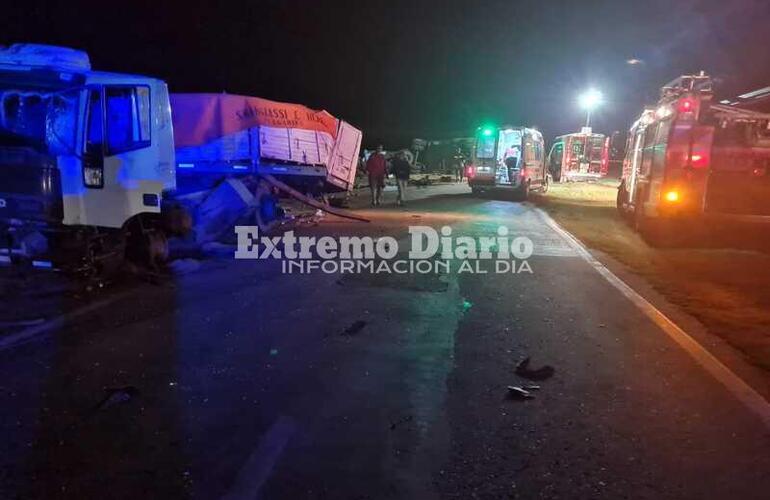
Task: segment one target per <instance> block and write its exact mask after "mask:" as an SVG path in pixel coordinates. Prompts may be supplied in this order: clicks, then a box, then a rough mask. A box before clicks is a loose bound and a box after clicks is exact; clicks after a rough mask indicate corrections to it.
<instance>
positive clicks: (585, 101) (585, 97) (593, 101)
mask: <svg viewBox="0 0 770 500" xmlns="http://www.w3.org/2000/svg"><path fill="white" fill-rule="evenodd" d="M602 99H603V97H602V93H601V92H599V91H598V90H596V89H590V90H588V91H586V92H584V93H583V94H582V95H581V96H580V98H579V99H578V103H579V104H580V107H581V108H583V109H585V110H586V127H590V126H591V111H593V110H594V109H596V107H598V106H599V105H600V104H601V103H602Z"/></svg>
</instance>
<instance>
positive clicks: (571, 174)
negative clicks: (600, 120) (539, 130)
mask: <svg viewBox="0 0 770 500" xmlns="http://www.w3.org/2000/svg"><path fill="white" fill-rule="evenodd" d="M547 164H548V172H549V173H550V174H551V177H553V180H554V181H555V182H561V181H566V182H570V181H579V180H589V179H599V178H602V177H605V176H606V175H607V168H608V165H609V137H605V136H604V135H603V134H594V133H591V129H590V128H586V129H585V130H583V131H582V132H580V133H575V134H567V135H562V136H559V137H557V138H556V139H555V140H554V143H553V145H552V146H551V151H550V152H549V153H548V160H547Z"/></svg>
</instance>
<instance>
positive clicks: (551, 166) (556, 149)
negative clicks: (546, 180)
mask: <svg viewBox="0 0 770 500" xmlns="http://www.w3.org/2000/svg"><path fill="white" fill-rule="evenodd" d="M563 155H564V143H563V142H562V141H558V142H556V143H554V145H553V146H551V152H550V153H548V172H549V173H550V174H551V177H553V180H555V181H557V182H558V181H559V179H560V177H561V163H562V158H563Z"/></svg>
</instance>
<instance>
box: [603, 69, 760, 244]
mask: <svg viewBox="0 0 770 500" xmlns="http://www.w3.org/2000/svg"><path fill="white" fill-rule="evenodd" d="M769 120H770V115H768V114H763V113H758V112H755V111H749V110H745V109H739V108H735V107H732V106H730V105H726V104H722V103H719V104H717V103H715V102H713V86H712V80H711V78H710V77H709V76H707V75H705V74H703V73H702V72H701V74H698V75H686V76H681V77H679V78H677V79H675V80H673V81H671V82H669V83H668V84H666V85H665V86H664V87H663V88H662V89H661V95H660V100H659V102H658V103H657V105H656V106H654V107H651V108H647V109H645V110H644V111H643V113H642V114H641V116H640V117H639V118H638V119H637V120H636V122H634V124H633V126H632V127H631V129H630V131H629V136H628V140H627V148H626V155H625V158H624V161H623V172H622V178H621V182H620V186H619V187H618V195H617V206H618V209H619V210H620V211H621V212H622V213H624V214H629V215H632V216H633V221H634V223H635V226H636V227H637V229H638V230H640V231H641V232H642V233H643V234H646V235H649V236H652V235H654V234H656V232H657V231H658V230H660V229H663V227H664V223H666V222H668V221H677V220H679V221H681V220H685V219H686V220H704V219H733V220H743V221H767V220H770V121H769Z"/></svg>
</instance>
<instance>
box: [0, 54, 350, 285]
mask: <svg viewBox="0 0 770 500" xmlns="http://www.w3.org/2000/svg"><path fill="white" fill-rule="evenodd" d="M172 106H173V108H172ZM172 109H173V112H172ZM175 140H176V141H178V142H175ZM360 143H361V132H360V131H358V130H357V129H355V127H352V126H351V125H349V124H347V123H345V122H343V121H341V120H338V119H336V118H334V117H333V116H331V115H330V114H328V113H326V112H324V111H314V110H310V109H309V108H305V107H304V106H299V105H293V104H286V103H275V102H273V101H266V100H262V99H258V98H252V97H244V96H231V95H219V94H194V95H185V94H182V95H175V96H173V97H172V96H170V95H169V92H168V88H167V86H166V83H165V82H163V81H162V80H159V79H157V78H151V77H145V76H138V75H127V74H120V73H107V72H101V71H94V70H92V69H91V64H90V61H89V58H88V55H87V54H86V53H84V52H81V51H78V50H74V49H69V48H63V47H54V46H47V45H34V44H16V45H12V46H10V47H7V48H0V262H5V263H8V262H13V261H15V260H19V259H22V260H25V261H29V262H32V263H33V265H38V266H40V267H51V266H57V267H58V266H60V265H61V266H62V267H67V268H68V269H72V270H75V271H83V272H88V273H90V272H100V271H101V270H103V269H104V268H105V267H107V266H108V265H107V262H114V261H115V260H117V261H121V260H122V259H123V257H124V256H126V255H128V256H129V257H132V258H134V257H136V258H139V259H140V260H145V261H148V262H151V263H152V262H155V261H156V260H158V259H162V258H163V257H164V256H165V255H166V253H167V248H166V244H165V242H166V237H167V235H168V234H167V233H168V230H169V226H168V224H166V222H168V220H170V219H171V220H175V221H177V222H178V221H179V220H180V219H181V220H184V219H185V218H187V219H190V218H193V217H194V214H193V216H192V217H191V216H190V215H189V214H187V217H174V216H173V215H174V214H179V213H180V212H181V210H183V209H184V208H185V207H186V206H189V205H186V204H185V202H189V200H191V199H196V200H198V202H201V200H205V199H206V198H211V196H209V194H212V193H213V190H214V189H217V188H218V187H219V186H222V185H223V184H224V183H227V185H229V186H231V187H233V186H234V187H233V189H234V190H235V191H236V192H238V193H240V195H242V197H243V198H244V199H245V198H250V199H249V203H250V204H252V205H254V206H253V207H251V208H255V209H256V212H257V213H261V214H263V215H266V216H270V214H272V216H273V217H274V216H275V215H276V214H279V213H280V211H277V210H275V202H276V197H275V194H276V191H277V190H278V189H281V190H283V191H285V192H292V193H294V194H295V195H297V196H300V197H302V196H303V195H306V194H307V195H311V196H313V195H317V194H319V193H325V192H329V191H337V192H345V191H348V190H350V189H352V183H353V179H354V177H355V169H356V165H357V157H358V150H359V148H360ZM193 193H197V198H191V195H192V194H193ZM214 198H215V197H214ZM305 199H306V200H309V201H311V202H312V200H310V199H309V198H305ZM268 204H269V206H267V205H268ZM180 207H181V208H180ZM169 209H170V210H171V211H172V216H171V217H168V216H167V213H168V210H169ZM268 219H269V217H268ZM255 222H257V223H259V224H262V225H269V224H270V223H271V222H273V221H272V220H266V218H265V217H262V218H259V217H257V220H256V221H255ZM189 225H190V224H188V223H182V224H179V223H176V224H173V226H174V227H173V228H172V230H173V231H179V230H185V228H186V227H187V226H189Z"/></svg>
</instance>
